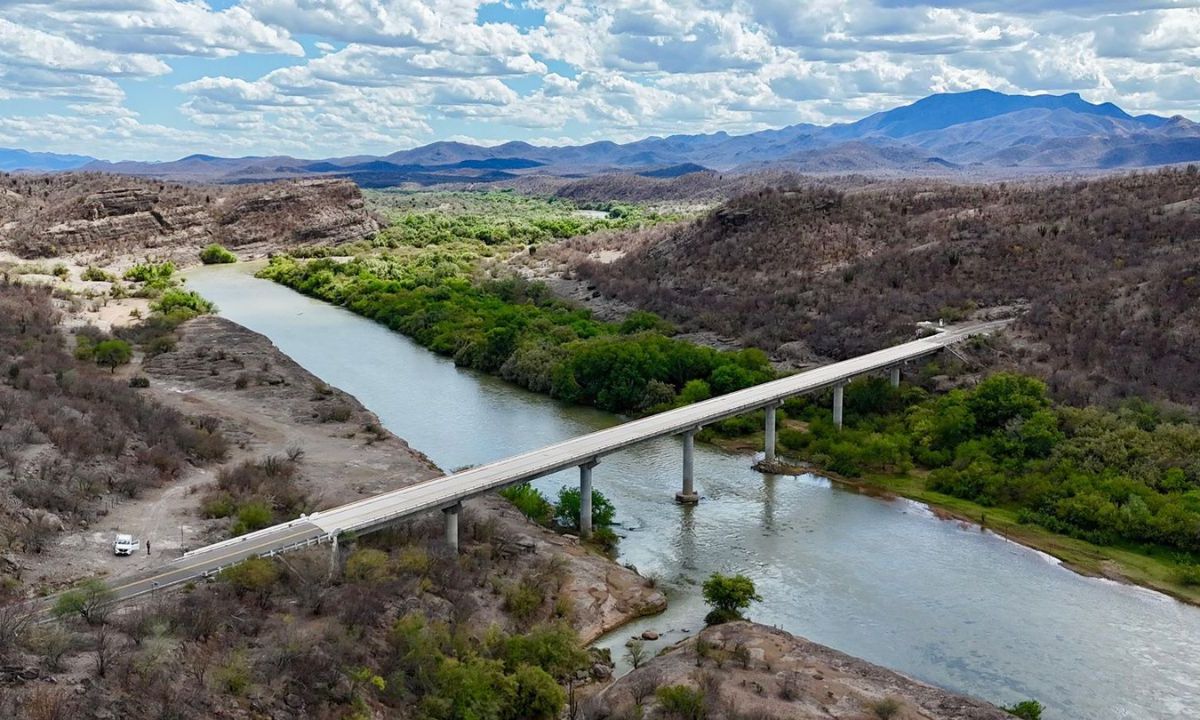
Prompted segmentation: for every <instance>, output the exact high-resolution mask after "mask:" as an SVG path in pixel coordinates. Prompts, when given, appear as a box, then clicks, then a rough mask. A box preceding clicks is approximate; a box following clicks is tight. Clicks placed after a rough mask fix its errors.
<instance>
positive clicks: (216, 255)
mask: <svg viewBox="0 0 1200 720" xmlns="http://www.w3.org/2000/svg"><path fill="white" fill-rule="evenodd" d="M200 262H202V263H204V264H205V265H223V264H227V263H235V262H237V255H234V254H233V253H231V252H229V251H228V250H226V249H225V248H224V247H223V246H222V245H218V244H217V243H213V244H212V245H209V246H208V247H206V248H204V249H203V250H201V251H200Z"/></svg>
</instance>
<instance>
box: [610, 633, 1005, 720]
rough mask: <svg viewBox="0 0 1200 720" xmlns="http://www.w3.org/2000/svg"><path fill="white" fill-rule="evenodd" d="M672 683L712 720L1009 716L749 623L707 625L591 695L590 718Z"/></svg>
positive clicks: (627, 710)
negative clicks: (697, 699)
mask: <svg viewBox="0 0 1200 720" xmlns="http://www.w3.org/2000/svg"><path fill="white" fill-rule="evenodd" d="M669 685H686V686H689V687H691V688H694V689H697V690H699V692H700V693H701V694H702V695H703V697H704V700H703V702H704V704H705V706H706V716H707V717H709V718H710V719H711V720H721V719H723V718H746V717H754V718H761V719H762V720H772V719H775V718H778V719H779V720H784V719H785V718H786V719H787V720H808V719H809V718H812V719H813V720H816V719H817V718H820V719H821V720H830V719H834V720H840V719H845V720H861V718H868V717H895V718H912V719H916V718H921V719H922V720H1005V719H1006V718H1008V719H1009V720H1011V717H1012V716H1010V715H1009V714H1008V713H1006V712H1004V711H1003V710H1001V709H999V708H997V707H996V706H994V705H991V704H989V703H986V702H983V701H982V700H976V699H975V698H972V697H968V696H965V695H959V694H956V693H952V692H949V691H947V690H942V689H941V688H936V687H934V686H932V685H926V684H925V683H922V682H919V681H917V680H913V679H912V678H910V677H907V676H905V675H901V674H900V673H897V672H894V671H892V670H888V669H887V668H883V667H880V666H878V665H874V664H872V663H869V662H867V661H866V660H860V659H858V658H855V657H851V656H850V655H846V654H845V653H840V652H838V651H837V650H834V649H832V648H828V647H825V646H824V645H818V644H816V643H814V642H811V641H809V640H805V639H804V638H801V637H796V636H795V635H791V634H788V633H786V632H784V631H782V630H778V629H775V628H770V627H766V626H764V625H757V624H755V623H749V622H733V623H727V624H725V625H717V626H714V627H709V628H706V629H705V630H704V631H703V632H701V633H700V634H699V635H698V636H697V637H695V638H691V639H689V640H685V641H683V642H681V643H679V644H678V645H675V646H673V647H671V648H669V649H667V650H666V651H664V652H663V653H661V654H660V655H659V656H658V657H656V658H654V659H653V660H652V661H650V662H649V663H647V664H645V665H643V666H641V667H640V668H638V669H637V670H634V671H633V672H631V673H629V674H628V675H626V676H625V677H623V678H621V679H620V680H619V681H617V682H616V683H614V684H613V685H611V686H610V687H608V688H606V689H605V690H604V691H603V692H602V693H600V694H599V695H597V696H596V697H595V698H593V699H592V701H591V702H592V703H593V704H594V705H595V706H596V707H595V708H593V712H594V713H597V714H594V715H593V717H596V716H608V717H622V716H632V713H633V712H634V706H635V705H637V704H641V703H643V702H653V701H654V690H655V689H656V688H659V687H665V686H669ZM884 713H886V715H885V714H884Z"/></svg>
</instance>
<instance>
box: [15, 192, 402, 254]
mask: <svg viewBox="0 0 1200 720" xmlns="http://www.w3.org/2000/svg"><path fill="white" fill-rule="evenodd" d="M5 180H7V181H8V183H9V184H10V187H8V188H6V189H5V194H4V202H3V203H0V248H2V249H8V250H11V251H12V252H14V253H16V254H17V255H20V256H23V257H53V256H67V255H84V254H89V253H95V254H107V255H114V254H116V255H120V254H131V253H133V254H136V253H140V252H142V251H144V250H152V251H155V254H156V255H161V256H165V257H175V258H179V259H184V260H187V259H188V257H189V256H191V258H192V259H194V257H195V252H196V251H197V250H198V249H199V248H201V247H203V246H205V245H207V244H209V243H214V242H215V243H221V244H222V245H226V246H227V247H232V248H236V247H245V246H248V245H256V246H261V248H262V250H263V251H264V252H269V251H271V250H276V249H286V248H290V247H295V246H297V245H315V244H334V245H336V244H341V243H346V242H353V241H355V240H361V239H363V238H365V237H369V236H370V235H372V234H374V233H375V232H377V231H378V230H379V224H378V222H377V221H376V220H375V219H374V217H372V215H371V214H370V212H369V211H368V210H367V208H366V206H365V204H364V202H363V198H362V195H361V193H360V192H359V189H358V187H357V186H356V185H354V184H353V183H352V182H349V181H347V180H335V179H322V180H301V181H294V182H276V183H269V184H256V185H244V186H238V187H229V186H225V187H204V186H186V185H177V184H164V183H155V182H150V181H146V180H140V179H135V178H119V177H115V176H109V175H95V174H66V175H57V176H53V177H46V178H40V179H37V178H34V179H30V178H25V177H21V178H17V177H15V176H10V177H9V178H5Z"/></svg>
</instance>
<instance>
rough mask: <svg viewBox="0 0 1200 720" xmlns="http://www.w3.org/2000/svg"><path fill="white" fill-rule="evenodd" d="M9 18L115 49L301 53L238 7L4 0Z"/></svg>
mask: <svg viewBox="0 0 1200 720" xmlns="http://www.w3.org/2000/svg"><path fill="white" fill-rule="evenodd" d="M4 5H5V16H6V17H8V18H9V19H11V20H13V21H14V22H19V23H22V24H24V25H26V26H29V27H33V28H38V29H40V30H42V31H45V32H52V33H54V34H56V35H61V36H64V37H67V38H71V39H72V40H75V41H77V42H80V43H86V44H88V45H91V46H92V47H95V48H97V49H101V50H109V51H112V52H118V53H139V54H146V53H149V54H157V55H199V56H210V57H228V56H232V55H237V54H241V53H285V54H289V55H303V54H304V49H303V48H302V47H301V46H300V44H299V43H297V42H296V41H295V40H292V39H291V37H290V36H289V35H288V33H287V31H286V30H281V29H280V28H278V27H276V26H272V25H268V24H267V23H264V22H262V21H261V20H259V19H257V18H255V17H254V16H253V15H252V14H251V13H250V12H249V11H248V10H246V9H245V8H243V7H232V8H229V9H226V10H219V11H217V10H213V9H212V8H210V7H209V6H208V5H206V4H204V3H203V2H199V1H195V2H180V1H179V0H105V1H104V2H94V1H93V0H8V1H7V2H5V3H4Z"/></svg>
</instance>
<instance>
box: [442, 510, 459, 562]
mask: <svg viewBox="0 0 1200 720" xmlns="http://www.w3.org/2000/svg"><path fill="white" fill-rule="evenodd" d="M461 512H462V503H461V502H456V503H454V504H453V505H451V506H450V507H448V508H442V517H443V519H444V520H445V523H446V545H448V546H449V547H450V549H451V550H453V551H454V552H458V516H459V514H460V513H461Z"/></svg>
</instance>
